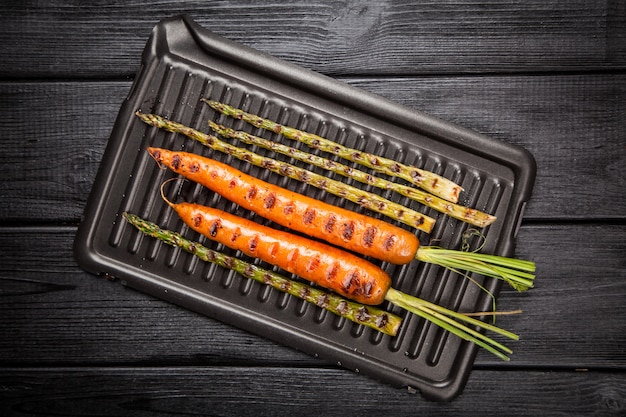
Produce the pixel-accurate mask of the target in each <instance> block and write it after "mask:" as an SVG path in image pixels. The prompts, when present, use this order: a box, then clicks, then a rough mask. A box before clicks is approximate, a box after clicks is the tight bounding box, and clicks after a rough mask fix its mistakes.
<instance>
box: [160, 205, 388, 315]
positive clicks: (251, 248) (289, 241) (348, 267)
mask: <svg viewBox="0 0 626 417" xmlns="http://www.w3.org/2000/svg"><path fill="white" fill-rule="evenodd" d="M166 201H167V200H166ZM167 203H168V204H169V205H170V206H171V207H172V208H173V209H174V210H175V211H176V213H178V215H179V216H180V218H181V219H182V220H183V221H184V222H185V223H186V224H187V225H188V226H189V227H191V228H192V229H193V230H195V231H196V232H198V233H201V234H202V235H204V236H206V237H208V238H209V239H211V240H214V241H216V242H219V243H221V244H223V245H225V246H227V247H229V248H231V249H235V250H239V251H241V252H243V253H245V254H246V255H248V256H252V257H255V258H258V259H261V260H263V261H265V262H268V263H270V264H272V265H275V266H278V267H279V268H282V269H284V270H285V271H288V272H291V273H293V274H296V275H298V276H300V277H302V278H304V279H306V280H309V281H311V282H314V283H316V284H319V285H321V286H323V287H325V288H328V289H330V290H333V291H335V292H336V293H338V294H341V295H343V296H345V297H348V298H350V299H352V300H354V301H357V302H359V303H363V304H370V305H376V304H380V303H382V302H383V301H384V299H385V295H386V294H387V290H388V289H389V287H390V286H391V279H390V278H389V275H387V273H386V272H385V271H383V270H382V269H381V268H379V267H377V266H376V265H374V264H372V263H371V262H368V261H366V260H364V259H362V258H359V257H357V256H356V255H352V254H350V253H347V252H344V251H342V250H340V249H338V248H336V247H333V246H330V245H327V244H324V243H321V242H317V241H312V240H309V239H307V238H304V237H301V236H298V235H293V234H290V233H288V232H283V231H280V230H276V229H272V228H269V227H267V226H263V225H260V224H258V223H255V222H253V221H251V220H247V219H244V218H242V217H238V216H236V215H233V214H230V213H227V212H224V211H222V210H218V209H215V208H212V207H206V206H202V205H199V204H194V203H186V202H183V203H178V204H174V203H172V202H169V201H167Z"/></svg>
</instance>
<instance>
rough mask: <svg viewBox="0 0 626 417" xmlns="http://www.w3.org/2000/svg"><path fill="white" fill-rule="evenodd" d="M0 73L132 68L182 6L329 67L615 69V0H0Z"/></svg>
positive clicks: (224, 29) (220, 30) (618, 41)
mask: <svg viewBox="0 0 626 417" xmlns="http://www.w3.org/2000/svg"><path fill="white" fill-rule="evenodd" d="M2 3H3V4H2V14H0V39H2V40H3V42H0V54H1V55H2V57H3V60H2V61H1V62H0V77H5V78H15V77H19V78H47V77H62V78H64V77H90V78H91V77H106V78H110V77H120V76H128V75H132V74H134V73H135V71H136V70H137V67H138V65H139V56H140V54H141V50H142V49H143V46H144V44H145V41H146V40H147V38H148V36H149V35H150V31H151V30H152V27H153V26H154V25H155V24H156V23H157V22H158V21H160V20H161V19H163V18H165V17H170V16H173V15H176V14H179V13H183V12H184V13H187V14H189V15H190V16H191V17H192V18H194V19H195V20H196V21H197V22H198V23H199V24H201V25H202V26H204V27H206V28H209V29H211V30H212V31H214V32H216V33H217V34H220V35H222V36H224V37H227V38H229V39H232V40H234V41H237V42H240V43H243V44H245V45H248V46H251V47H253V48H256V49H259V50H261V51H264V52H267V53H270V54H272V55H275V56H278V57H280V58H284V59H287V60H290V61H292V62H295V63H297V64H300V65H303V66H305V67H308V68H312V69H314V70H317V71H320V72H322V73H325V74H329V75H346V74H377V75H380V74H393V75H400V74H425V73H429V74H435V73H436V74H442V73H479V72H518V71H537V70H541V71H554V70H558V71H569V70H575V71H580V70H596V69H607V68H610V69H624V68H625V67H626V37H625V36H624V33H623V30H622V29H623V27H624V24H625V22H626V12H625V10H624V6H623V3H621V2H619V1H607V2H597V1H594V0H577V1H569V2H560V1H547V2H546V1H541V0H533V1H523V0H507V1H503V2H497V3H493V2H487V3H476V2H458V1H439V2H420V1H390V0H387V1H380V0H368V1H352V0H349V1H341V2H335V1H313V2H311V1H292V2H289V4H283V3H280V2H270V1H267V0H264V1H250V0H242V1H238V2H211V3H206V2H201V1H188V2H185V3H184V4H181V3H179V2H175V1H169V2H168V1H166V2H130V3H128V2H107V3H104V4H103V3H100V2H96V3H84V2H79V1H63V2H59V1H53V2H45V3H42V2H13V1H3V2H2Z"/></svg>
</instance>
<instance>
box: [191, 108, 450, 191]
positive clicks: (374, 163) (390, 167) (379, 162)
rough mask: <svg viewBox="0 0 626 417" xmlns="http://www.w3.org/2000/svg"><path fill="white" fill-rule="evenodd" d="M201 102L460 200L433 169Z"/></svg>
mask: <svg viewBox="0 0 626 417" xmlns="http://www.w3.org/2000/svg"><path fill="white" fill-rule="evenodd" d="M202 101H204V102H205V103H206V104H208V105H209V106H210V107H211V108H213V109H214V110H216V111H218V112H220V113H222V114H224V115H226V116H230V117H232V118H235V119H240V120H243V121H245V122H247V123H249V124H251V125H252V126H255V127H258V128H262V129H266V130H269V131H271V132H274V133H278V134H280V135H283V136H285V137H286V138H289V139H292V140H296V141H299V142H302V143H305V144H306V145H308V146H310V147H311V148H314V149H319V150H321V151H324V152H329V153H331V154H333V155H337V156H339V157H341V158H344V159H347V160H349V161H351V162H355V163H358V164H360V165H363V166H365V167H367V168H370V169H373V170H375V171H378V172H381V173H383V174H387V175H390V176H393V177H398V178H402V179H404V180H405V181H408V182H410V183H412V184H414V185H416V186H418V187H420V188H422V189H424V190H426V191H428V192H430V193H432V194H434V195H437V196H439V197H441V198H443V199H445V200H448V201H451V202H453V203H456V202H458V198H459V193H460V192H461V191H462V188H461V187H460V186H459V185H458V184H456V183H454V182H453V181H451V180H449V179H447V178H445V177H442V176H440V175H437V174H435V173H433V172H429V171H425V170H422V169H419V168H416V167H414V166H410V165H406V164H402V163H400V162H397V161H394V160H393V159H389V158H384V157H381V156H377V155H373V154H369V153H366V152H362V151H360V150H358V149H352V148H348V147H346V146H343V145H340V144H338V143H336V142H333V141H331V140H329V139H326V138H323V137H321V136H318V135H315V134H313V133H308V132H304V131H302V130H299V129H295V128H292V127H289V126H283V125H281V124H279V123H276V122H273V121H271V120H269V119H265V118H262V117H260V116H257V115H255V114H251V113H247V112H245V111H243V110H241V109H237V108H235V107H232V106H229V105H227V104H224V103H220V102H217V101H213V100H208V99H202Z"/></svg>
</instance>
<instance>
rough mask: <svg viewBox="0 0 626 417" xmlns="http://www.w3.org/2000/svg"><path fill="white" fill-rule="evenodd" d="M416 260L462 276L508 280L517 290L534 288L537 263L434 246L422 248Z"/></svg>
mask: <svg viewBox="0 0 626 417" xmlns="http://www.w3.org/2000/svg"><path fill="white" fill-rule="evenodd" d="M415 259H417V260H419V261H422V262H429V263H432V264H436V265H439V266H443V267H444V268H447V269H450V270H453V271H455V272H458V273H459V274H461V275H466V273H465V272H463V271H467V272H468V273H478V274H481V275H485V276H488V277H491V278H496V279H501V280H503V281H506V282H507V283H508V284H509V285H510V286H511V287H513V288H515V289H516V290H517V291H526V290H528V289H529V288H532V287H533V281H534V279H535V274H534V272H535V263H534V262H532V261H527V260H523V259H515V258H507V257H504V256H496V255H488V254H484V253H476V252H465V251H458V250H450V249H443V248H439V247H435V246H420V247H419V249H418V250H417V254H416V255H415Z"/></svg>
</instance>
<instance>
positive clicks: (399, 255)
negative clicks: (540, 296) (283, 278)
mask: <svg viewBox="0 0 626 417" xmlns="http://www.w3.org/2000/svg"><path fill="white" fill-rule="evenodd" d="M148 152H149V153H150V154H151V155H152V157H153V158H154V159H155V160H156V161H157V162H158V163H159V164H160V165H164V166H166V167H168V168H170V169H171V170H172V171H174V172H176V173H178V174H181V175H183V176H185V177H186V178H188V179H190V180H192V181H194V182H197V183H199V184H201V185H203V186H205V187H207V188H209V189H211V190H212V191H214V192H216V193H218V194H220V195H222V196H223V197H225V198H227V199H229V200H231V201H233V202H234V203H237V204H238V205H240V206H241V207H244V208H246V209H248V210H251V211H253V212H255V213H257V214H258V215H260V216H262V217H265V218H267V219H269V220H272V221H273V222H275V223H277V224H280V225H282V226H284V227H288V228H290V229H292V230H295V231H298V232H301V233H303V234H305V235H308V236H312V237H315V238H318V239H322V240H325V241H327V242H330V243H333V244H335V245H338V246H341V247H343V248H346V249H349V250H351V251H354V252H357V253H360V254H362V255H365V256H371V257H374V258H377V259H381V260H384V261H387V262H391V263H395V264H404V263H408V262H410V261H412V260H413V259H417V260H420V261H424V262H430V263H433V264H437V265H440V266H443V267H446V268H450V269H452V270H455V271H457V272H460V273H463V272H462V271H469V272H476V273H480V274H482V275H486V276H489V277H493V278H497V279H502V280H505V281H507V282H508V283H509V284H510V285H511V286H513V287H514V288H516V289H517V290H520V291H522V290H526V289H528V288H530V287H532V285H533V279H534V275H533V274H532V272H533V271H534V268H535V265H534V263H533V262H529V261H523V260H517V259H512V258H505V257H500V256H493V255H486V254H480V253H472V252H464V251H455V250H447V249H442V248H438V247H422V246H420V244H419V240H418V239H417V237H416V236H415V235H414V234H412V233H410V232H409V231H407V230H405V229H402V228H400V227H397V226H394V225H392V224H390V223H387V222H384V221H382V220H379V219H375V218H372V217H369V216H365V215H362V214H359V213H355V212H352V211H350V210H346V209H342V208H339V207H336V206H333V205H331V204H328V203H325V202H322V201H319V200H315V199H313V198H311V197H307V196H304V195H302V194H298V193H295V192H292V191H289V190H287V189H284V188H282V187H279V186H277V185H274V184H270V183H267V182H265V181H262V180H260V179H258V178H255V177H253V176H251V175H248V174H245V173H243V172H241V171H239V170H237V169H235V168H233V167H231V166H229V165H227V164H223V163H221V162H218V161H214V160H212V159H210V158H206V157H203V156H200V155H196V154H192V153H187V152H173V151H169V150H166V149H159V148H148Z"/></svg>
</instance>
